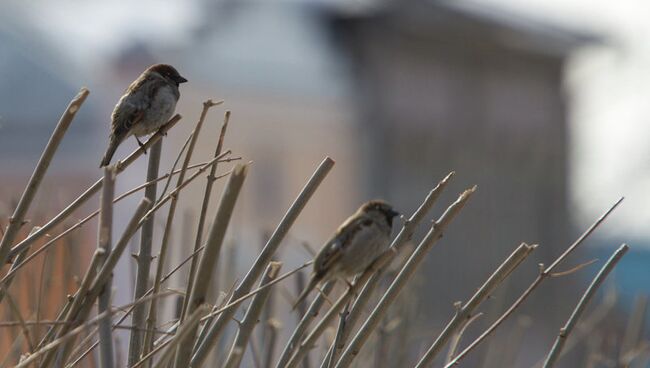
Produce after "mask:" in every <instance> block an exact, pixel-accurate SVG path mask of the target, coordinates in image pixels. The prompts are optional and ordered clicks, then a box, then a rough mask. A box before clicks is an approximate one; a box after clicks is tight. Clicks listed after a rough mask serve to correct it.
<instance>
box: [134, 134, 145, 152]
mask: <svg viewBox="0 0 650 368" xmlns="http://www.w3.org/2000/svg"><path fill="white" fill-rule="evenodd" d="M135 140H136V141H138V146H140V148H142V153H144V154H145V155H146V154H147V150H146V149H145V148H144V143H142V142H140V140H139V139H138V137H135Z"/></svg>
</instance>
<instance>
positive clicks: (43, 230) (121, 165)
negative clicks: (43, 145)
mask: <svg viewBox="0 0 650 368" xmlns="http://www.w3.org/2000/svg"><path fill="white" fill-rule="evenodd" d="M179 120H181V116H180V115H178V114H176V115H174V117H172V118H171V119H170V120H169V121H168V122H167V124H165V125H163V126H162V127H160V129H158V131H157V132H156V133H155V134H154V135H152V136H151V138H149V139H148V140H147V141H146V142H145V143H144V144H143V145H142V147H140V148H138V149H137V150H135V151H134V152H133V153H131V154H130V155H129V156H128V157H127V158H126V159H124V161H119V162H118V163H117V164H116V167H117V172H116V175H117V174H119V173H121V172H122V171H124V169H126V168H127V167H128V166H129V165H131V164H132V163H133V162H134V161H135V160H137V159H138V158H139V157H140V156H141V155H142V153H143V152H144V151H145V150H147V149H149V148H151V146H152V145H153V144H154V143H156V142H157V141H158V140H160V139H161V138H162V137H163V135H165V134H167V131H169V129H171V128H172V127H173V126H174V125H176V123H178V121H179ZM102 182H103V178H100V179H99V180H97V181H96V182H95V183H94V184H93V185H91V186H90V187H89V188H88V189H86V191H85V192H83V193H82V194H81V195H80V196H79V197H77V199H75V200H74V201H72V203H70V204H69V205H68V206H67V207H66V208H64V209H63V210H62V211H61V212H59V214H57V215H56V216H54V217H53V218H52V219H51V220H50V221H48V222H47V223H46V224H44V225H42V226H41V227H40V229H39V230H38V231H37V232H35V233H34V234H32V235H30V236H28V237H27V238H25V239H23V240H22V241H21V242H20V243H18V244H17V245H15V246H14V247H13V248H11V251H9V257H13V256H15V255H16V254H18V253H20V252H21V251H22V250H24V249H25V248H26V247H28V246H30V245H31V244H32V243H34V242H35V241H36V240H38V239H40V238H41V237H43V236H45V235H46V234H47V232H48V231H49V230H50V229H52V228H53V227H54V226H56V225H58V224H59V223H60V222H61V221H63V220H65V219H66V218H68V216H70V214H72V212H74V210H76V209H77V208H79V207H80V206H81V205H82V204H84V203H86V201H88V200H89V199H90V197H92V196H93V194H95V193H97V191H99V189H100V188H101V187H102Z"/></svg>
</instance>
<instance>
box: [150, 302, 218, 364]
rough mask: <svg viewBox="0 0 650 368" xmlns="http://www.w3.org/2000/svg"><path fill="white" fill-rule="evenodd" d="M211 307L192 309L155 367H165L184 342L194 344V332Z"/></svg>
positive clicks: (204, 306) (203, 306)
mask: <svg viewBox="0 0 650 368" xmlns="http://www.w3.org/2000/svg"><path fill="white" fill-rule="evenodd" d="M208 310H210V308H209V307H208V306H207V305H202V306H200V307H198V308H196V309H194V310H193V311H192V314H190V316H189V317H188V318H187V320H185V323H184V324H183V325H182V326H181V327H180V329H179V330H178V332H177V333H176V335H175V336H174V337H173V338H172V339H171V342H170V343H169V344H168V346H167V349H166V350H165V352H164V353H163V355H162V356H161V357H160V360H158V363H156V365H155V368H165V367H167V365H168V364H169V361H170V360H171V358H172V357H173V355H174V352H175V351H176V349H177V348H178V347H179V346H181V345H183V344H188V345H191V344H192V339H193V338H194V333H195V332H196V328H197V327H198V325H199V321H200V320H201V317H203V315H205V314H206V313H207V312H208Z"/></svg>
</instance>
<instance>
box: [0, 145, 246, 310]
mask: <svg viewBox="0 0 650 368" xmlns="http://www.w3.org/2000/svg"><path fill="white" fill-rule="evenodd" d="M154 149H155V146H154V147H153V148H152V151H153V150H154ZM228 152H230V151H228ZM239 159H241V157H236V158H233V159H223V160H218V161H217V162H225V161H230V160H239ZM210 162H211V161H207V162H202V163H199V164H196V165H192V168H196V167H199V171H200V170H201V169H204V168H205V167H206V166H207V167H209V166H210ZM179 171H180V170H179ZM179 171H175V172H174V173H173V174H177V173H178V172H179ZM230 173H231V171H228V172H226V173H223V174H221V175H218V176H217V177H216V179H221V178H225V177H226V176H228V175H230ZM167 177H169V174H165V175H163V176H161V177H159V178H157V179H155V180H152V181H150V182H147V183H144V184H142V185H139V186H137V187H135V188H133V189H131V190H128V191H127V192H125V193H123V194H122V195H120V196H118V197H116V198H115V200H113V204H115V203H117V202H119V201H121V200H122V199H124V198H126V197H128V196H129V195H131V194H133V193H136V192H138V191H140V190H142V189H144V188H148V187H149V186H151V185H153V184H155V183H157V182H158V181H160V180H164V179H166V178H167ZM97 215H99V210H96V211H95V212H93V213H91V214H90V215H88V216H86V217H85V218H83V219H82V220H80V221H79V222H77V223H76V224H74V225H72V226H71V227H69V228H68V229H66V230H65V231H63V232H62V233H61V234H59V235H57V236H55V237H54V238H52V239H50V240H49V241H48V242H47V243H45V244H44V245H43V246H42V247H40V248H38V249H37V250H35V251H34V252H33V253H32V254H30V255H29V256H28V257H27V258H25V259H24V261H21V262H17V261H14V263H13V266H12V268H11V269H10V270H9V272H8V273H7V275H5V276H4V277H3V278H2V279H1V280H0V284H5V283H6V282H7V279H8V278H9V277H13V275H14V274H15V273H16V272H17V271H18V270H19V269H21V268H22V267H23V266H25V264H27V263H28V262H30V261H32V260H33V259H34V258H36V257H37V256H38V255H40V254H41V253H42V252H44V251H46V250H47V249H48V248H50V247H51V246H52V245H54V243H55V242H56V241H58V240H59V239H61V238H63V237H64V236H66V235H68V234H69V233H71V232H72V231H74V230H76V229H79V228H81V226H83V225H84V224H85V223H86V222H88V221H90V220H91V219H93V218H94V217H95V216H97ZM38 229H40V228H38V227H36V228H35V230H32V231H36V230H38ZM14 266H15V267H14ZM0 300H1V299H0Z"/></svg>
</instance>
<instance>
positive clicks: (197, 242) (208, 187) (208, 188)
mask: <svg viewBox="0 0 650 368" xmlns="http://www.w3.org/2000/svg"><path fill="white" fill-rule="evenodd" d="M229 121H230V111H226V113H225V115H224V120H223V125H222V126H221V132H220V133H219V139H218V140H217V148H216V150H215V152H214V157H219V156H220V155H221V150H222V149H223V140H224V137H225V135H226V129H227V128H228V122H229ZM216 171H217V165H214V166H212V168H211V169H210V174H208V178H207V179H208V180H207V183H206V184H205V192H204V193H203V202H202V203H201V213H200V215H199V223H198V225H197V228H196V238H195V239H194V251H196V250H197V249H199V247H200V246H201V241H202V239H203V227H204V225H205V218H206V215H207V213H208V205H209V203H210V196H211V194H212V186H213V184H214V181H215V180H216V178H215V176H214V175H215V173H216ZM197 265H198V258H192V263H191V264H190V271H189V276H188V280H187V288H186V289H185V293H186V295H189V294H190V292H191V291H192V285H193V284H194V275H195V273H196V267H197ZM187 303H188V299H187V298H184V299H183V307H182V309H181V318H180V320H181V322H182V321H183V318H184V316H185V313H186V312H187Z"/></svg>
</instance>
